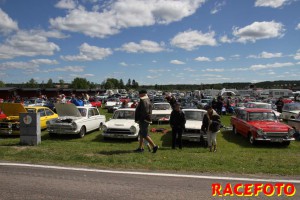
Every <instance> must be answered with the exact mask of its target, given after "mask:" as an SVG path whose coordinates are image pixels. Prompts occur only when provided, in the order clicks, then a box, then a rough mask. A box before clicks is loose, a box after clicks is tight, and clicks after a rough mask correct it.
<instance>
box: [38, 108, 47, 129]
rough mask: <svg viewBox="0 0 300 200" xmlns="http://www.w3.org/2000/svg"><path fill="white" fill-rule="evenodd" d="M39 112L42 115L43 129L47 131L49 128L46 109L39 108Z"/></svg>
mask: <svg viewBox="0 0 300 200" xmlns="http://www.w3.org/2000/svg"><path fill="white" fill-rule="evenodd" d="M37 112H38V113H39V114H40V123H41V129H45V128H46V127H47V125H46V121H47V116H46V112H45V109H44V108H39V109H38V110H37Z"/></svg>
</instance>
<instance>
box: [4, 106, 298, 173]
mask: <svg viewBox="0 0 300 200" xmlns="http://www.w3.org/2000/svg"><path fill="white" fill-rule="evenodd" d="M102 113H104V112H103V111H102ZM105 114H106V117H107V119H109V118H110V117H111V114H107V113H105ZM229 119H230V116H222V120H223V123H224V124H225V125H226V126H229ZM151 127H160V128H161V127H163V128H166V129H168V130H169V132H168V133H166V134H162V133H151V136H152V138H153V139H154V141H155V143H157V144H158V145H159V146H160V149H159V150H158V152H157V153H156V154H152V153H148V152H146V151H145V152H144V153H134V152H133V150H134V149H136V148H137V146H138V142H137V141H132V140H125V141H122V140H103V138H102V135H101V132H100V131H96V132H92V133H90V134H87V135H86V136H85V137H84V138H82V139H80V138H76V137H74V136H57V137H55V138H51V137H49V135H48V133H47V132H43V133H42V144H41V145H39V146H20V145H19V141H20V139H19V138H3V137H1V138H0V160H1V161H13V162H26V163H35V164H53V165H68V166H79V167H83V166H84V167H93V168H101V169H103V168H107V169H108V168H109V169H111V168H113V169H121V168H122V169H127V170H136V169H137V170H167V171H181V172H211V173H213V172H214V173H228V172H232V173H247V174H253V173H257V174H260V173H267V174H280V175H300V167H299V166H300V159H299V157H300V142H299V141H295V142H292V143H291V144H290V146H288V147H282V146H281V145H277V144H260V145H258V146H251V145H250V144H249V143H248V142H247V140H246V139H245V138H243V137H242V136H236V135H234V134H232V133H231V131H223V132H222V133H220V134H219V135H218V138H217V141H218V152H217V153H210V152H208V149H207V148H204V147H202V146H200V145H199V144H198V143H189V142H184V143H183V147H184V148H183V150H179V149H176V150H171V148H170V146H171V132H170V127H169V125H159V126H158V125H152V126H151Z"/></svg>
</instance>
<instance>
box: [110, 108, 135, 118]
mask: <svg viewBox="0 0 300 200" xmlns="http://www.w3.org/2000/svg"><path fill="white" fill-rule="evenodd" d="M113 119H134V111H128V110H122V111H116V112H115V114H114V116H113Z"/></svg>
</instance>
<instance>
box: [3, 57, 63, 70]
mask: <svg viewBox="0 0 300 200" xmlns="http://www.w3.org/2000/svg"><path fill="white" fill-rule="evenodd" d="M57 64H58V62H57V61H56V60H49V59H34V60H30V61H28V62H16V61H11V62H4V63H0V70H3V71H6V70H12V69H19V70H23V71H25V72H37V71H40V70H39V67H40V65H57Z"/></svg>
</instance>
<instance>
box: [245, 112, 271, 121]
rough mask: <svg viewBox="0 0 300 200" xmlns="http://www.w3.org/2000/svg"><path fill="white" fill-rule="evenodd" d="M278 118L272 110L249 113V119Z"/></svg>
mask: <svg viewBox="0 0 300 200" xmlns="http://www.w3.org/2000/svg"><path fill="white" fill-rule="evenodd" d="M261 120H272V121H273V120H276V116H275V114H274V113H272V112H252V113H249V121H261Z"/></svg>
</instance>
